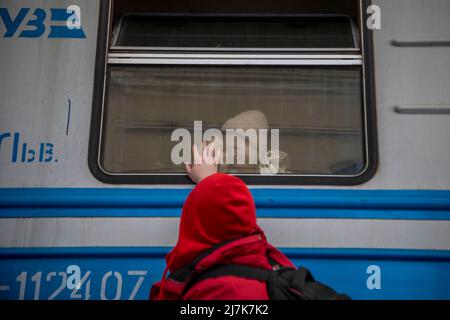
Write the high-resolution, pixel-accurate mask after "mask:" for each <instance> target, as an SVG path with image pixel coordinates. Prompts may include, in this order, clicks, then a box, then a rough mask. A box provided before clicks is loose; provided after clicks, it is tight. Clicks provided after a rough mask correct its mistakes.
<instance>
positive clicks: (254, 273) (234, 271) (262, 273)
mask: <svg viewBox="0 0 450 320" xmlns="http://www.w3.org/2000/svg"><path fill="white" fill-rule="evenodd" d="M272 273H273V271H271V270H265V269H261V268H255V267H250V266H244V265H239V264H226V265H220V266H218V267H215V268H212V269H209V270H206V271H205V272H204V273H201V274H194V275H193V276H192V277H191V278H190V279H189V281H188V282H187V283H186V285H185V287H184V289H183V293H182V295H184V294H185V293H186V292H187V291H188V290H189V289H190V288H192V286H194V285H195V284H197V283H199V282H201V281H203V280H206V279H211V278H219V277H223V276H236V277H239V278H247V279H252V280H259V281H264V282H268V281H269V279H270V277H271V276H272Z"/></svg>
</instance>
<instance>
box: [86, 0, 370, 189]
mask: <svg viewBox="0 0 450 320" xmlns="http://www.w3.org/2000/svg"><path fill="white" fill-rule="evenodd" d="M359 2H360V8H359V9H360V10H359V12H360V19H361V21H364V15H363V12H362V10H361V8H364V7H366V6H367V5H369V3H370V1H369V0H359ZM111 13H112V2H111V1H109V0H101V3H100V18H99V26H98V44H97V55H96V70H95V81H94V99H93V112H92V119H91V132H90V143H89V154H88V158H89V159H88V164H89V168H90V170H91V172H92V174H93V175H94V176H95V177H96V178H97V179H98V180H100V181H101V182H104V183H109V184H149V185H158V184H159V185H186V184H191V183H192V182H191V181H190V180H189V178H188V177H187V175H185V174H180V173H136V174H132V173H131V174H130V173H108V172H107V171H106V170H104V169H103V168H102V165H101V144H102V135H103V130H104V128H103V120H104V119H103V118H104V117H103V114H104V107H105V106H104V103H105V98H106V88H107V72H106V71H107V68H108V66H109V65H114V66H124V65H126V66H137V65H142V64H146V65H158V66H164V65H208V64H210V65H244V64H249V63H251V64H252V65H259V63H260V65H272V66H276V65H298V66H301V65H317V66H321V65H322V66H326V65H327V64H326V63H331V64H328V65H329V66H330V65H331V66H332V65H349V64H351V63H355V62H357V63H359V65H361V68H362V86H361V87H362V90H361V95H362V97H361V98H362V99H361V101H362V103H363V110H362V114H361V116H362V118H363V119H362V125H363V133H364V139H363V148H364V150H363V152H364V162H365V167H364V170H363V171H362V172H361V173H359V174H357V175H320V174H315V175H312V174H283V175H264V174H263V175H259V174H239V175H237V176H239V177H240V178H242V179H243V180H244V181H245V182H246V183H248V184H251V185H265V186H269V185H336V186H340V185H358V184H361V183H364V182H366V181H368V180H369V179H371V178H372V177H373V176H374V174H375V172H376V169H377V165H378V144H377V139H376V136H377V135H376V112H375V94H374V72H373V39H372V31H371V30H368V29H367V28H362V30H361V31H360V32H359V37H357V38H355V29H354V22H353V21H352V20H351V19H350V20H351V21H352V22H351V23H352V30H353V39H354V41H355V45H356V47H357V48H355V49H351V48H348V49H350V50H343V48H339V49H338V50H339V51H337V50H336V49H331V50H324V48H321V49H316V51H315V52H317V53H315V54H312V53H311V51H312V50H311V48H308V49H306V50H302V49H301V48H299V49H295V52H294V50H287V51H286V50H284V49H283V50H282V51H283V52H286V53H287V54H284V55H283V57H280V54H279V51H280V50H271V49H266V48H261V49H262V50H259V49H258V50H247V48H246V49H245V53H241V52H239V49H236V50H229V49H225V48H224V49H225V50H226V52H227V53H224V52H222V50H211V48H208V49H206V50H205V49H202V50H192V48H189V51H191V53H189V55H186V54H183V53H182V52H184V51H185V50H187V49H186V48H178V50H170V51H169V52H170V53H162V52H161V48H151V47H150V48H149V47H147V48H142V49H143V50H145V51H146V52H147V53H142V52H138V51H141V50H135V48H132V49H133V52H131V53H130V52H128V51H130V47H125V49H124V48H118V47H117V46H113V45H112V44H115V42H111V45H110V42H109V41H117V37H118V32H117V33H116V34H115V35H114V38H113V37H112V36H111V35H112V29H111V27H112V26H111V17H112V14H111ZM146 15H148V14H146ZM171 15H173V14H171ZM258 16H261V15H258ZM270 16H277V17H279V16H283V17H284V16H296V17H298V15H285V14H283V15H270ZM314 16H321V15H314ZM335 16H336V15H335ZM339 16H342V15H339ZM123 19H124V18H123V17H122V18H121V22H122V21H123ZM121 22H120V23H121ZM358 39H360V41H358ZM166 49H167V48H166ZM171 49H173V48H171ZM200 51H202V52H200ZM205 51H207V52H205ZM330 51H333V54H330ZM357 51H359V54H355V52H357ZM211 52H213V53H211ZM187 56H189V58H187ZM255 58H258V59H257V60H255ZM324 63H325V64H324Z"/></svg>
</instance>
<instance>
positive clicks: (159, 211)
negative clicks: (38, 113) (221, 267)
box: [0, 188, 450, 220]
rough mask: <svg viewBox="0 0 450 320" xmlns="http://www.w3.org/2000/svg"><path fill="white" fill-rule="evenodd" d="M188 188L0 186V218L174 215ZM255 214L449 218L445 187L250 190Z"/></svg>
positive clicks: (449, 199)
mask: <svg viewBox="0 0 450 320" xmlns="http://www.w3.org/2000/svg"><path fill="white" fill-rule="evenodd" d="M189 191H190V190H189V189H67V188H62V189H49V188H12V189H0V217H178V216H179V215H180V212H181V208H182V206H183V203H184V201H185V199H186V197H187V195H188V194H189ZM252 193H253V195H254V198H255V202H256V206H257V210H258V216H259V217H266V218H267V217H279V218H346V219H407V220H450V190H310V189H253V190H252Z"/></svg>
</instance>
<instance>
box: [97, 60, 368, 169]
mask: <svg viewBox="0 0 450 320" xmlns="http://www.w3.org/2000/svg"><path fill="white" fill-rule="evenodd" d="M361 79H362V74H361V66H179V65H171V66H135V67H130V66H114V65H112V66H110V67H109V68H108V72H107V88H106V90H107V91H106V99H105V108H104V122H103V134H102V139H101V140H102V141H101V157H100V162H101V166H102V167H103V169H104V170H106V171H107V172H109V173H110V174H117V173H121V174H124V173H132V174H137V173H156V174H162V173H183V172H184V166H183V165H177V164H174V162H173V159H172V158H171V155H172V151H173V148H174V147H175V146H176V145H177V144H178V143H179V142H177V141H171V135H172V133H173V132H174V130H176V129H178V128H185V129H188V131H189V132H191V133H192V136H193V135H194V133H193V128H194V121H202V125H203V130H206V129H208V128H217V129H219V130H222V132H226V131H227V129H236V128H243V129H249V128H253V129H256V130H260V129H268V137H267V141H268V145H271V137H272V135H275V133H273V131H271V129H279V154H278V155H279V157H280V161H279V163H280V166H279V168H278V171H277V172H276V173H280V174H292V175H294V174H311V175H356V174H358V173H360V172H361V171H362V170H363V167H364V165H365V157H364V142H363V137H364V133H363V120H362V119H363V114H362V112H363V111H362V110H363V102H362V92H361V91H362V81H361ZM259 138H261V137H259ZM259 138H258V139H259ZM248 139H250V138H248ZM248 139H247V140H248ZM247 140H246V141H247ZM225 144H226V143H225ZM247 147H248V141H247ZM224 153H226V146H224ZM246 157H249V155H248V154H247V155H246ZM246 159H247V158H246ZM264 165H265V163H264V161H262V159H261V158H260V155H258V159H257V163H256V164H248V161H246V165H221V168H220V170H221V171H223V172H230V173H241V174H246V173H248V174H259V173H268V171H267V168H265V167H264ZM269 171H270V170H269ZM269 173H274V172H269Z"/></svg>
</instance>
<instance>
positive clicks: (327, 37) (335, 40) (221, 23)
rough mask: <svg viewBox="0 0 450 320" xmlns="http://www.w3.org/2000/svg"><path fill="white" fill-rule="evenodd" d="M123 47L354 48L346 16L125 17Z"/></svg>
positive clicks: (122, 34) (121, 42)
mask: <svg viewBox="0 0 450 320" xmlns="http://www.w3.org/2000/svg"><path fill="white" fill-rule="evenodd" d="M116 45H117V46H126V47H166V48H167V47H185V48H191V47H197V48H240V49H242V48H354V47H355V43H354V39H353V32H352V26H351V22H350V19H349V18H348V17H339V16H336V17H327V18H317V17H316V18H314V17H309V18H306V17H298V18H286V17H283V18H268V17H260V18H253V19H251V18H248V17H246V18H236V17H234V18H233V17H226V18H217V17H213V18H207V17H203V18H199V17H170V16H168V17H158V16H126V17H124V20H123V23H122V28H121V29H120V33H119V37H118V40H117V43H116Z"/></svg>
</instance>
